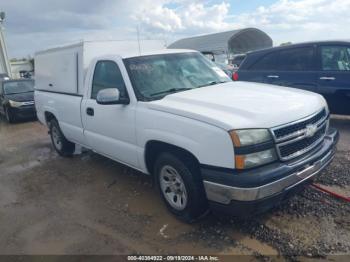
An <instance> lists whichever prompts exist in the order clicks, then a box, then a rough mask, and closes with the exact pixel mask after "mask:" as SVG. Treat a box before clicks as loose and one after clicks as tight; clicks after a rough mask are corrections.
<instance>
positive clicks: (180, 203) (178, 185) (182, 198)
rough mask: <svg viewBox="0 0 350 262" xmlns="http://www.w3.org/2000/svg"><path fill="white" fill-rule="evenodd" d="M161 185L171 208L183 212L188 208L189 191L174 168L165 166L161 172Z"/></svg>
mask: <svg viewBox="0 0 350 262" xmlns="http://www.w3.org/2000/svg"><path fill="white" fill-rule="evenodd" d="M159 184H160V188H161V191H162V194H163V196H164V197H165V199H166V201H167V202H168V203H169V205H170V206H171V207H173V208H174V209H176V210H179V211H181V210H183V209H185V207H186V206H187V199H188V197H187V191H186V187H185V183H184V182H183V180H182V178H181V176H180V174H179V173H178V172H177V170H176V169H175V168H173V167H172V166H169V165H166V166H163V167H162V169H161V170H160V176H159Z"/></svg>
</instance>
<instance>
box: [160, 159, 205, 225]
mask: <svg viewBox="0 0 350 262" xmlns="http://www.w3.org/2000/svg"><path fill="white" fill-rule="evenodd" d="M186 162H187V161H186ZM155 175H156V180H157V185H158V189H159V191H160V194H161V196H162V199H163V200H164V202H165V204H166V206H167V208H168V209H169V211H170V212H171V213H173V214H174V215H175V216H176V217H177V218H179V219H180V220H182V221H185V222H187V223H192V222H194V221H195V220H197V219H198V218H200V217H201V216H203V215H204V214H206V212H207V210H208V203H207V199H206V196H205V192H204V187H203V183H202V181H201V179H200V176H199V170H197V169H196V168H195V167H194V166H192V165H190V164H185V163H184V162H183V161H182V160H180V158H178V157H177V156H175V155H173V154H170V153H162V154H160V156H159V157H158V158H157V160H156V163H155Z"/></svg>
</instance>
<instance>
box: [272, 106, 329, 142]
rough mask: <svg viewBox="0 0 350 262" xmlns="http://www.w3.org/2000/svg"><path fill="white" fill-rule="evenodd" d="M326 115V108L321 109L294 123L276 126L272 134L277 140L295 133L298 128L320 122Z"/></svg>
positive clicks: (301, 128)
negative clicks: (309, 116)
mask: <svg viewBox="0 0 350 262" xmlns="http://www.w3.org/2000/svg"><path fill="white" fill-rule="evenodd" d="M326 117H327V113H326V109H323V110H322V111H321V112H319V113H318V114H316V115H314V116H312V117H311V118H309V119H305V120H303V121H300V122H297V123H295V124H291V125H288V126H285V127H281V128H278V129H276V130H274V131H273V132H274V134H275V137H276V139H277V140H282V139H283V138H284V137H288V136H290V135H292V134H293V133H296V132H298V131H300V130H303V129H305V128H306V127H307V126H308V125H310V124H316V123H318V122H320V121H321V120H322V119H325V118H326Z"/></svg>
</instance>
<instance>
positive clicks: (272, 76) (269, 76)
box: [267, 75, 280, 79]
mask: <svg viewBox="0 0 350 262" xmlns="http://www.w3.org/2000/svg"><path fill="white" fill-rule="evenodd" d="M267 78H274V79H277V78H280V76H277V75H268V76H267Z"/></svg>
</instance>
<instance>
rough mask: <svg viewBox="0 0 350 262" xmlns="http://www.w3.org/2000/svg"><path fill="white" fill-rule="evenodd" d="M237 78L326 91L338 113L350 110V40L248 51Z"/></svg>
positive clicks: (334, 110)
mask: <svg viewBox="0 0 350 262" xmlns="http://www.w3.org/2000/svg"><path fill="white" fill-rule="evenodd" d="M233 78H234V80H239V81H250V82H260V83H267V84H273V85H281V86H288V87H295V88H300V89H304V90H309V91H313V92H316V93H319V94H322V95H323V96H324V97H325V98H326V100H327V102H328V104H329V107H330V111H331V112H332V113H334V114H350V42H345V41H327V42H312V43H303V44H294V45H288V46H283V47H275V48H270V49H264V50H260V51H256V52H251V53H248V54H247V57H246V58H245V60H244V61H243V63H242V64H241V66H240V68H239V70H238V71H237V72H236V73H235V75H234V76H233Z"/></svg>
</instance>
